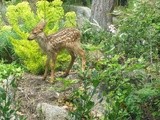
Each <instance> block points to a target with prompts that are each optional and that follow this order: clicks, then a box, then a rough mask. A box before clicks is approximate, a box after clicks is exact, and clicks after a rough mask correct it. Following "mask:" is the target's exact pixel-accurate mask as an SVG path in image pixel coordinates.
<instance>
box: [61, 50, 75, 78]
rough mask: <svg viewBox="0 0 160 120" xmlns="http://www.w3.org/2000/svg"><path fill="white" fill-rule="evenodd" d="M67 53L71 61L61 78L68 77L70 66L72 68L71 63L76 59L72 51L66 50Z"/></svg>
mask: <svg viewBox="0 0 160 120" xmlns="http://www.w3.org/2000/svg"><path fill="white" fill-rule="evenodd" d="M68 52H69V54H70V55H71V61H70V63H69V66H68V68H67V70H66V71H65V74H64V75H63V77H66V76H68V74H69V71H70V70H71V68H72V66H73V63H74V61H75V59H76V55H75V54H74V52H73V51H71V50H68Z"/></svg>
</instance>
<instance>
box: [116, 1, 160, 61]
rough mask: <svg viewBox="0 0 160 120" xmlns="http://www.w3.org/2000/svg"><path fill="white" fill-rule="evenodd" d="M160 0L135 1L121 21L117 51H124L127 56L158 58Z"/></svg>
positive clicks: (151, 59)
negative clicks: (151, 0)
mask: <svg viewBox="0 0 160 120" xmlns="http://www.w3.org/2000/svg"><path fill="white" fill-rule="evenodd" d="M159 5H160V2H159V1H155V2H150V1H149V0H144V1H141V2H140V1H138V0H135V1H134V6H132V7H131V8H129V9H128V10H126V11H125V13H124V14H125V16H123V18H122V19H121V20H120V23H119V31H120V32H119V34H118V36H119V37H117V42H116V48H117V52H120V51H124V52H125V54H126V56H127V57H141V56H143V57H144V58H146V59H148V60H150V61H151V62H153V60H157V59H158V58H157V57H158V50H159V39H160V37H159V36H160V35H159V25H160V20H159V18H160V17H159V14H158V13H159V12H160V10H159Z"/></svg>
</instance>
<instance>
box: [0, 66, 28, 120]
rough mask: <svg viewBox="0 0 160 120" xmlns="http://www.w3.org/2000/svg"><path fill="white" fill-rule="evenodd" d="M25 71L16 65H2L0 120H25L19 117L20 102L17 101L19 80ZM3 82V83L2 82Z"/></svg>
mask: <svg viewBox="0 0 160 120" xmlns="http://www.w3.org/2000/svg"><path fill="white" fill-rule="evenodd" d="M22 73H23V70H22V69H21V68H20V67H18V66H17V65H15V64H3V63H0V81H1V82H0V119H1V120H10V119H16V120H20V119H21V120H24V119H25V118H24V117H23V116H19V115H17V111H18V108H19V107H18V102H17V101H15V91H16V89H17V80H18V79H19V78H20V77H21V75H22ZM2 80H3V81H2Z"/></svg>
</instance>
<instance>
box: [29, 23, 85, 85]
mask: <svg viewBox="0 0 160 120" xmlns="http://www.w3.org/2000/svg"><path fill="white" fill-rule="evenodd" d="M45 25H46V23H45V21H41V22H40V23H38V25H37V26H36V27H35V28H34V29H33V30H32V32H31V33H30V35H29V37H28V40H34V39H36V41H37V42H38V44H39V46H40V47H41V49H42V50H43V52H44V53H45V54H46V55H47V60H46V68H45V73H44V76H43V79H44V80H45V79H46V77H47V73H48V67H49V65H50V64H49V63H50V60H52V61H51V66H50V67H51V79H50V82H51V83H52V82H53V81H54V66H55V62H56V57H57V55H58V53H59V52H60V51H61V50H62V49H67V50H68V52H69V54H70V55H71V61H70V64H69V66H68V68H67V70H66V72H65V74H64V76H67V75H68V74H69V71H70V69H71V68H72V66H73V63H74V61H75V58H76V54H77V55H79V56H80V57H81V58H82V71H84V69H85V64H86V59H85V52H84V50H83V49H82V48H81V45H80V44H81V43H80V31H79V30H78V29H76V28H65V29H63V30H61V31H59V32H57V33H55V34H51V35H48V36H46V35H45V33H44V32H43V30H44V28H45Z"/></svg>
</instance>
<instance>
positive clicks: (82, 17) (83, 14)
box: [69, 5, 91, 27]
mask: <svg viewBox="0 0 160 120" xmlns="http://www.w3.org/2000/svg"><path fill="white" fill-rule="evenodd" d="M69 7H70V10H72V11H74V12H75V13H76V15H77V23H78V26H79V27H82V26H83V24H84V23H85V22H86V21H89V19H90V17H91V9H90V8H88V7H84V6H73V5H71V6H69Z"/></svg>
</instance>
